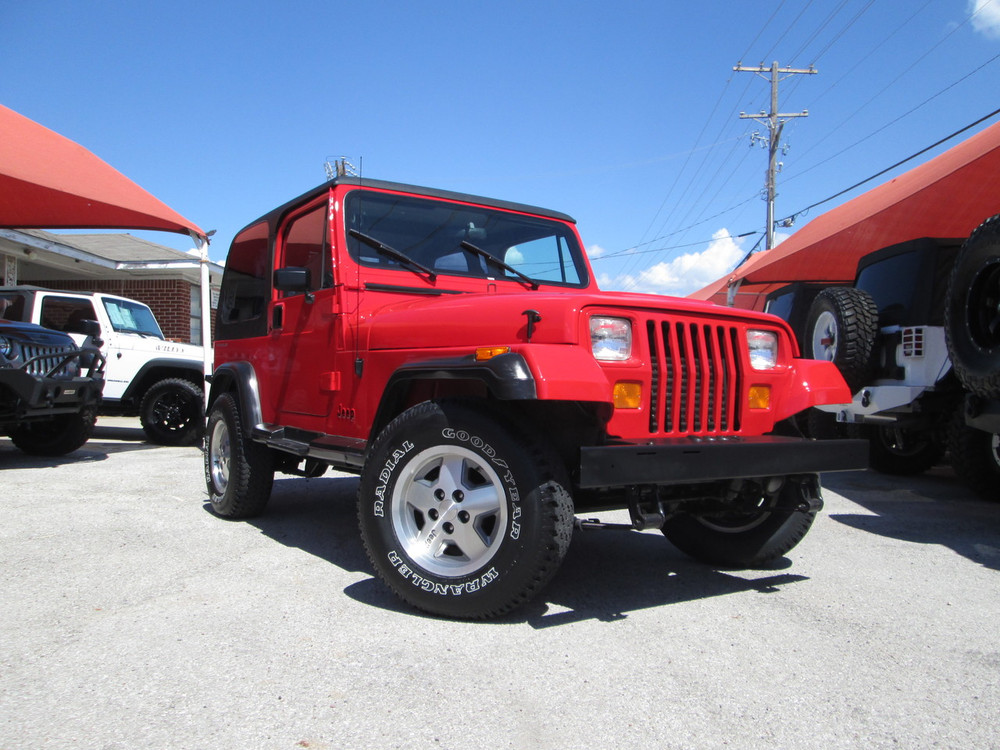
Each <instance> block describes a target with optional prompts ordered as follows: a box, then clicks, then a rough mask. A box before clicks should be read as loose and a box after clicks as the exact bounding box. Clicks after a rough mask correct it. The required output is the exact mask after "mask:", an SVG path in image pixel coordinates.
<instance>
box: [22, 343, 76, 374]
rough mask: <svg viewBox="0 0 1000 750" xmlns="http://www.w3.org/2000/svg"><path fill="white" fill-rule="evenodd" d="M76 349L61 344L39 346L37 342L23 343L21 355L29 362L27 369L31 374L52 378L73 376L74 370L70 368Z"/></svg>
mask: <svg viewBox="0 0 1000 750" xmlns="http://www.w3.org/2000/svg"><path fill="white" fill-rule="evenodd" d="M73 353H74V350H72V349H66V348H64V347H60V346H37V345H35V344H21V356H22V357H23V358H24V361H25V362H26V363H27V364H26V365H25V368H24V369H25V371H26V372H28V373H30V374H31V375H36V376H39V377H46V376H47V377H50V378H71V377H73V372H72V370H71V368H70V365H71V363H72V362H73V361H74V358H73V357H67V355H69V354H73Z"/></svg>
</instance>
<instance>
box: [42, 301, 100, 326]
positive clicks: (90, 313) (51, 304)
mask: <svg viewBox="0 0 1000 750" xmlns="http://www.w3.org/2000/svg"><path fill="white" fill-rule="evenodd" d="M84 320H97V315H95V314H94V306H93V305H92V304H91V302H90V300H88V299H75V298H73V297H45V298H44V299H43V300H42V309H41V316H40V318H39V321H40V322H41V324H42V325H43V326H45V327H46V328H52V329H54V330H56V331H65V332H66V333H82V332H83V331H81V330H80V323H82V322H83V321H84Z"/></svg>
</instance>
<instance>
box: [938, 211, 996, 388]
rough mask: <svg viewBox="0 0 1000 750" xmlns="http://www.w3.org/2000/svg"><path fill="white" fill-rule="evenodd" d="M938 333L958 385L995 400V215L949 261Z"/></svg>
mask: <svg viewBox="0 0 1000 750" xmlns="http://www.w3.org/2000/svg"><path fill="white" fill-rule="evenodd" d="M944 329H945V337H946V340H947V342H948V356H949V357H951V365H952V367H953V368H954V370H955V374H956V375H958V379H959V380H960V381H961V382H962V385H964V386H965V387H966V388H967V389H969V391H971V392H972V393H974V394H976V395H978V396H983V397H984V398H1000V215H998V216H994V217H992V218H990V219H987V220H986V221H984V222H983V223H982V224H981V225H980V226H979V228H978V229H976V231H974V232H973V233H972V234H971V235H970V236H969V239H967V240H966V241H965V244H964V245H963V246H962V249H961V250H960V251H959V254H958V258H956V259H955V266H954V268H952V271H951V279H950V280H949V283H948V298H947V303H946V305H945V323H944Z"/></svg>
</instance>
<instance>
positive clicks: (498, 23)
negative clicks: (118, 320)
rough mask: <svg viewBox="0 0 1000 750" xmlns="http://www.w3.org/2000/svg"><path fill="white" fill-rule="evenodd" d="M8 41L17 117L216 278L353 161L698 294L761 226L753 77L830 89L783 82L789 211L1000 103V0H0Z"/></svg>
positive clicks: (0, 82)
mask: <svg viewBox="0 0 1000 750" xmlns="http://www.w3.org/2000/svg"><path fill="white" fill-rule="evenodd" d="M981 6H982V7H981ZM0 28H2V29H3V30H4V44H3V45H2V46H0V103H3V104H4V105H6V106H8V107H10V108H12V109H14V110H16V111H18V112H20V113H21V114H24V115H26V116H28V117H30V118H32V119H34V120H36V121H38V122H40V123H41V124H43V125H45V126H46V127H49V128H52V129H53V130H55V131H57V132H59V133H61V134H63V135H65V136H67V137H69V138H71V139H73V140H75V141H77V142H78V143H80V144H82V145H83V146H85V147H87V148H89V149H90V150H91V151H93V152H94V153H96V154H97V155H98V156H100V157H101V158H102V159H104V160H105V161H107V162H109V163H110V164H111V165H112V166H114V167H116V168H117V169H119V170H120V171H122V172H123V173H124V174H126V175H127V176H128V177H130V178H131V179H133V180H134V181H136V182H137V183H139V184H140V185H142V186H143V187H144V188H146V189H147V190H149V191H150V192H152V193H153V194H154V195H156V196H157V197H159V198H160V199H161V200H163V201H165V202H166V203H167V204H169V205H170V206H171V207H173V208H174V209H176V210H177V211H179V212H180V213H182V214H183V215H185V216H186V217H188V218H189V219H191V220H192V221H194V222H195V223H197V224H199V225H200V226H201V227H203V228H205V229H215V230H217V234H216V235H215V238H214V239H213V244H212V247H211V256H212V258H213V259H214V260H219V261H221V260H223V259H224V257H225V253H226V250H227V249H228V245H229V242H230V240H231V239H232V236H233V235H234V234H235V232H236V231H238V230H239V229H240V228H241V227H242V226H244V225H245V224H247V223H249V222H250V221H251V220H253V219H254V218H256V217H257V216H259V215H261V214H263V213H265V212H266V211H268V210H270V209H271V208H273V207H275V206H277V205H279V204H281V203H283V202H285V201H287V200H289V199H290V198H293V197H294V196H296V195H298V194H300V193H302V192H305V191H306V190H308V189H309V188H311V187H314V186H315V185H318V184H320V183H321V182H323V181H324V179H325V175H324V168H323V165H324V161H325V160H326V159H327V158H330V157H337V156H346V157H347V158H348V159H349V160H350V161H351V162H352V163H353V164H355V165H356V166H358V167H359V168H360V169H361V170H362V173H363V175H364V176H366V177H371V178H377V179H386V180H395V181H399V182H410V183H415V184H420V185H428V186H432V187H438V188H445V189H451V190H458V191H463V192H469V193H476V194H482V195H489V196H493V197H498V198H504V199H508V200H514V201H520V202H524V203H533V204H538V205H542V206H546V207H549V208H554V209H558V210H561V211H565V212H566V213H569V214H571V215H573V216H574V217H575V218H576V219H577V220H578V223H579V228H580V232H581V234H582V236H583V240H584V243H585V244H586V246H587V247H588V249H589V251H590V253H591V258H592V262H593V265H594V268H595V271H596V272H597V274H598V277H599V279H600V281H601V286H602V287H603V288H606V289H631V290H638V291H651V292H660V293H671V294H686V293H688V292H690V291H693V290H694V289H697V288H699V287H701V286H703V285H704V284H705V283H708V282H709V281H711V280H712V279H715V278H717V277H718V276H720V275H721V274H722V273H725V272H726V271H728V270H729V268H731V267H732V265H733V264H734V263H735V262H736V260H738V259H739V258H740V257H742V256H743V255H744V254H745V253H746V252H748V251H749V250H750V249H751V248H752V247H753V246H754V244H755V243H756V242H757V241H758V240H759V239H760V238H761V236H762V234H763V231H764V224H765V204H764V202H763V200H762V199H761V197H760V192H761V190H762V188H763V184H764V172H765V168H766V162H767V152H766V151H765V150H764V149H762V148H760V147H753V146H752V133H753V132H754V131H757V132H759V133H765V132H766V129H765V128H763V127H762V126H761V125H759V124H757V123H755V122H754V121H752V120H741V119H740V118H739V113H740V112H747V113H756V112H759V111H761V110H763V109H767V107H768V103H769V84H768V82H767V81H765V80H764V79H763V78H761V77H758V76H756V75H754V74H752V73H745V72H743V73H736V72H734V71H733V66H734V65H736V64H737V63H738V62H740V61H742V62H743V64H744V65H747V66H756V65H758V64H764V65H769V64H770V63H771V62H772V61H778V62H779V63H780V65H781V66H782V67H786V66H788V67H795V68H806V67H808V66H809V65H811V64H814V65H815V68H816V70H817V71H818V74H817V75H809V76H806V75H799V76H791V77H789V78H787V79H786V80H784V81H782V83H781V85H780V88H779V93H780V106H779V109H780V111H781V112H800V111H802V110H804V109H807V110H808V111H809V116H808V117H801V118H796V119H793V120H790V121H789V122H788V124H787V125H786V127H785V129H784V138H783V142H784V143H787V144H788V147H789V148H788V151H787V153H786V154H784V155H783V156H782V157H781V158H782V162H783V167H782V172H781V174H780V175H779V177H778V199H777V208H776V214H777V216H779V217H784V216H787V215H789V214H792V213H795V212H798V211H800V210H801V209H803V208H805V207H806V206H809V205H811V204H814V203H817V202H819V201H822V200H824V199H826V198H828V197H829V196H832V195H834V194H836V193H838V192H839V191H841V190H843V189H844V188H846V187H848V186H850V185H853V184H855V183H857V182H859V181H861V180H863V179H865V178H867V177H869V176H870V175H872V174H875V173H876V172H878V171H880V170H881V169H883V168H885V167H887V166H889V165H891V164H893V163H895V162H897V161H900V160H902V159H905V158H906V157H908V156H910V155H912V154H914V153H916V152H917V151H919V150H921V149H922V148H924V147H925V146H927V145H929V144H931V143H933V142H935V141H937V140H938V139H940V138H943V137H944V136H946V135H948V134H950V133H953V132H954V131H956V130H959V129H960V128H962V127H964V126H966V125H968V124H969V123H971V122H974V121H975V120H978V119H979V118H981V117H982V116H984V115H986V114H988V113H989V112H992V111H993V110H994V109H997V108H998V107H1000V103H998V102H1000V97H998V96H997V92H998V91H1000V0H909V1H908V2H901V1H899V0H892V1H889V0H874V1H872V0H826V1H825V2H820V1H819V0H811V1H806V0H757V2H755V3H747V2H736V1H735V0H706V1H705V2H700V3H678V2H663V0H660V1H659V2H645V1H639V2H623V3H608V2H600V3H599V2H587V1H586V0H583V1H578V2H556V1H553V2H545V0H535V2H520V1H519V0H508V1H507V2H503V3H500V2H489V1H488V0H485V1H483V2H468V0H466V1H465V2H451V1H436V0H424V1H423V2H378V1H375V0H373V1H371V2H350V3H348V2H337V1H335V0H326V1H325V2H295V1H294V0H289V1H288V2H282V3H276V2H273V3H267V2H258V1H255V0H247V1H246V2H239V3H237V2H226V1H224V0H219V1H217V2H203V1H199V2H188V1H187V0H175V1H174V2H171V3H144V2H111V1H106V2H102V1H101V0H92V1H91V2H82V1H81V2H66V1H59V0H36V1H34V2H18V1H17V0H0ZM996 119H997V118H996V117H993V118H991V119H989V120H987V121H986V122H984V123H983V124H982V125H981V126H979V127H978V128H976V129H974V130H972V131H969V133H967V134H966V135H968V134H971V133H972V132H975V130H978V129H981V128H982V127H985V126H986V125H988V124H990V123H992V122H995V121H996ZM954 142H957V141H953V142H952V143H954ZM942 148H945V147H942ZM940 150H941V149H938V150H937V151H934V152H931V153H928V154H925V155H924V156H922V157H921V158H920V159H919V160H918V161H915V162H911V163H910V164H909V165H907V167H912V166H915V164H917V163H919V162H920V161H923V160H926V159H928V158H930V157H931V156H933V155H934V153H937V152H938V151H940ZM899 171H901V170H899ZM890 177H891V175H887V176H885V177H882V178H880V180H879V181H878V182H881V181H884V180H886V179H889V178H890ZM878 182H875V183H871V184H869V185H867V186H866V188H863V189H867V188H870V187H873V186H874V185H875V184H878ZM863 189H862V190H857V191H855V192H854V193H850V194H848V195H844V196H842V197H840V198H838V199H837V200H836V201H833V202H830V203H826V204H824V205H823V206H822V207H820V208H815V209H813V210H812V211H811V212H810V213H808V214H801V215H799V216H797V219H796V222H797V223H796V225H795V227H792V228H790V229H783V230H780V231H781V232H784V233H786V234H787V233H789V232H792V231H794V229H795V228H796V227H798V226H801V225H802V224H803V223H805V222H806V221H808V219H809V218H810V217H811V216H815V215H817V214H818V213H819V212H821V211H822V210H825V209H828V208H832V207H833V206H834V205H837V203H839V202H842V201H844V200H847V199H848V198H850V197H852V196H853V195H856V194H857V193H859V192H862V191H863ZM738 235H747V236H745V237H738ZM147 236H149V237H150V238H151V239H153V240H154V241H158V242H161V243H162V244H166V245H170V246H173V247H182V248H184V247H186V246H188V245H189V243H187V242H186V241H185V240H184V238H182V237H180V236H173V235H169V234H163V233H159V234H156V235H152V236H150V235H147Z"/></svg>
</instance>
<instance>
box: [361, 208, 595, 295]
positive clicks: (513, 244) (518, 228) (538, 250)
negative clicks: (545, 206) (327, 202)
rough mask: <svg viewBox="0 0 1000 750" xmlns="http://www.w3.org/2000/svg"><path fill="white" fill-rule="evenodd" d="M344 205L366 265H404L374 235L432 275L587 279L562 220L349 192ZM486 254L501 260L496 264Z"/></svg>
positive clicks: (554, 281)
mask: <svg viewBox="0 0 1000 750" xmlns="http://www.w3.org/2000/svg"><path fill="white" fill-rule="evenodd" d="M346 209H347V210H346V222H347V227H346V228H347V231H348V241H347V246H348V250H349V252H350V254H351V257H352V258H353V259H354V260H356V261H359V262H361V263H362V264H363V265H366V266H375V267H383V268H391V267H397V268H399V267H405V262H404V261H402V260H401V259H400V258H398V257H392V256H391V255H390V254H389V253H385V252H379V251H378V250H377V249H376V248H375V247H373V243H372V242H371V241H370V240H377V241H378V242H380V243H382V244H383V245H385V246H387V247H389V248H392V250H394V251H396V253H398V254H402V255H403V256H405V257H406V258H408V259H411V260H412V261H413V262H415V263H419V264H420V265H421V266H423V267H425V268H427V269H430V270H431V271H433V273H435V274H443V275H451V276H475V277H479V278H491V279H510V280H512V281H518V280H523V279H524V278H525V277H527V278H528V279H531V280H533V281H536V282H542V283H546V284H560V285H569V286H582V285H583V283H584V282H583V280H584V279H585V278H586V272H585V270H584V269H585V266H584V264H583V260H582V257H581V251H580V247H579V244H578V242H577V240H576V236H575V234H574V233H573V232H572V231H571V230H570V229H569V228H568V227H566V226H565V225H564V224H562V223H561V222H558V221H553V220H549V219H544V218H540V217H534V216H526V215H523V214H517V213H512V212H509V211H500V210H498V209H491V208H485V207H481V206H469V205H465V204H462V203H452V202H449V201H445V200H432V199H427V198H415V197H411V196H403V195H390V194H387V193H374V192H367V191H361V190H355V191H353V192H351V193H350V194H349V195H348V197H347V206H346ZM359 237H365V238H368V239H369V241H365V240H362V239H359ZM463 242H464V243H466V245H467V246H468V245H471V246H473V248H474V249H473V251H469V249H468V247H463V245H462V243H463ZM475 249H479V250H481V251H483V252H482V253H477V252H475ZM487 255H489V256H493V257H494V258H495V259H496V260H498V261H502V263H503V264H504V265H500V264H498V263H495V262H492V263H491V262H490V260H489V258H488V257H486V256H487ZM504 266H507V268H505V267H504ZM518 272H519V273H518Z"/></svg>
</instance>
